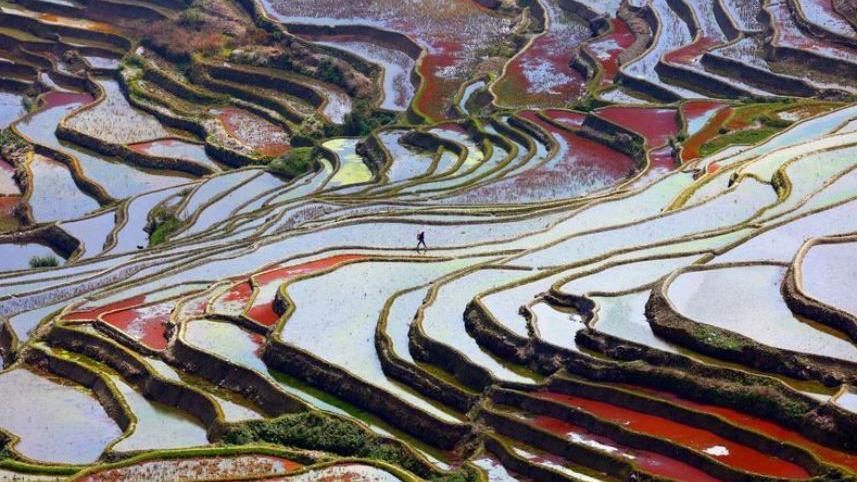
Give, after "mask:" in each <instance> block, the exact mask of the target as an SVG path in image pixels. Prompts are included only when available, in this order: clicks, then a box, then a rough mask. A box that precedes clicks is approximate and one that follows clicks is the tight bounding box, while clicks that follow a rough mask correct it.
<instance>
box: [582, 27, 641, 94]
mask: <svg viewBox="0 0 857 482" xmlns="http://www.w3.org/2000/svg"><path fill="white" fill-rule="evenodd" d="M610 25H611V26H612V31H611V32H610V33H608V34H607V35H603V36H601V37H598V38H596V39H595V40H593V41H592V42H590V43H589V44H588V45H587V46H586V50H588V51H589V53H590V54H592V56H593V57H595V58H596V59H598V63H599V64H601V85H610V84H611V83H612V82H613V79H614V78H615V77H616V72H618V71H619V62H618V60H619V54H621V53H622V52H624V51H625V49H627V48H628V47H630V46H631V44H633V43H634V33H633V32H631V29H630V28H628V24H627V23H625V21H624V20H621V19H618V18H614V19H611V20H610Z"/></svg>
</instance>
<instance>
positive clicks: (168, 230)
mask: <svg viewBox="0 0 857 482" xmlns="http://www.w3.org/2000/svg"><path fill="white" fill-rule="evenodd" d="M179 194H180V195H182V196H186V195H187V193H179ZM183 224H184V223H183V222H182V220H181V219H179V218H178V217H177V216H176V214H175V212H174V211H173V210H171V209H166V208H164V207H160V206H159V207H157V208H155V209H153V210H152V214H151V218H150V220H149V224H148V225H146V232H147V233H149V247H150V248H151V247H153V246H157V245H159V244H161V243H163V242H164V241H166V240H167V238H168V237H169V236H170V235H171V234H173V233H174V232H176V231H178V230H179V229H181V227H182V225H183Z"/></svg>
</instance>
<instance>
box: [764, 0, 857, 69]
mask: <svg viewBox="0 0 857 482" xmlns="http://www.w3.org/2000/svg"><path fill="white" fill-rule="evenodd" d="M765 10H767V11H768V13H770V14H771V23H772V24H773V25H774V28H775V31H776V35H775V37H774V43H777V44H782V45H787V46H791V47H795V48H799V49H806V50H810V51H815V52H818V53H821V54H827V55H831V56H835V57H838V58H846V59H847V58H851V59H853V58H854V51H853V50H851V49H849V48H847V47H845V46H842V45H839V44H836V43H833V42H828V41H825V40H823V39H820V38H818V37H810V36H808V35H805V34H804V33H803V31H802V30H801V29H800V27H798V25H797V23H796V22H795V20H794V17H792V13H791V9H790V8H789V6H788V4H787V3H786V1H785V0H775V1H771V2H768V5H767V6H766V7H765Z"/></svg>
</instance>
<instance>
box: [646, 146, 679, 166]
mask: <svg viewBox="0 0 857 482" xmlns="http://www.w3.org/2000/svg"><path fill="white" fill-rule="evenodd" d="M649 162H650V163H651V164H650V166H649V169H650V170H651V169H660V170H663V169H667V170H672V169H673V168H674V167H675V152H674V151H673V148H672V147H671V146H664V147H661V148H659V149H652V150H651V151H649Z"/></svg>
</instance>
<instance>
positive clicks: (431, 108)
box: [415, 40, 463, 120]
mask: <svg viewBox="0 0 857 482" xmlns="http://www.w3.org/2000/svg"><path fill="white" fill-rule="evenodd" d="M432 47H434V49H436V50H434V51H433V53H432V54H430V55H426V56H424V57H423V59H422V62H420V65H419V67H418V70H419V72H420V74H422V76H423V79H424V80H423V83H422V85H421V86H420V89H421V90H420V93H419V95H418V97H417V99H416V104H415V105H416V107H417V109H418V110H419V111H420V112H422V113H423V114H425V116H426V117H428V118H429V119H430V120H439V119H445V118H447V117H448V116H447V115H446V108H447V107H448V106H449V105H450V104H449V100H450V99H451V98H452V97H453V95H454V94H455V92H457V91H458V87H459V85H461V81H460V79H450V78H444V77H448V76H444V75H443V72H446V71H449V70H450V69H454V68H455V66H456V65H457V64H459V63H460V59H459V57H460V56H461V55H463V54H462V52H461V45H460V44H458V43H457V42H449V41H441V40H438V41H435V42H432Z"/></svg>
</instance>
